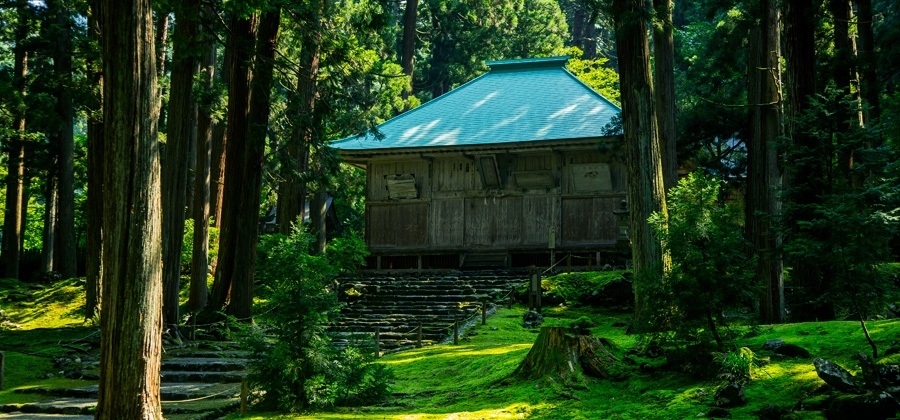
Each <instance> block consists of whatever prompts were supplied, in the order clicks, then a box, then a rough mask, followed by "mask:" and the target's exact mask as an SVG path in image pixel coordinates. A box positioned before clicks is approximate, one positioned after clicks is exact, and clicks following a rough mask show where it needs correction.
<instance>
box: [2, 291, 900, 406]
mask: <svg viewBox="0 0 900 420" xmlns="http://www.w3.org/2000/svg"><path fill="white" fill-rule="evenodd" d="M16 293H18V294H19V295H18V296H14V299H12V300H13V301H12V302H8V301H7V299H6V297H7V296H9V295H10V294H16ZM23 294H25V295H23ZM23 297H24V299H23ZM0 298H4V299H3V310H4V311H5V312H6V315H7V316H8V317H9V319H11V320H12V321H13V322H15V323H18V324H20V325H21V326H22V328H21V329H18V330H0V350H4V351H5V352H6V375H5V386H4V389H3V390H0V404H6V403H23V402H28V401H27V400H28V399H34V398H40V397H39V396H35V395H33V394H14V393H13V392H12V390H13V389H16V388H25V387H35V386H42V387H50V386H73V385H75V386H77V385H79V384H84V381H71V380H65V379H58V378H50V379H46V375H47V374H48V373H53V366H52V357H53V356H55V355H60V354H62V353H64V352H65V350H64V348H62V347H61V344H64V345H68V346H80V345H82V343H84V342H85V341H86V340H88V339H90V337H91V335H93V334H97V328H96V327H94V326H90V325H89V324H84V323H83V322H82V317H81V314H80V305H81V304H82V303H83V297H82V295H81V289H80V283H78V282H77V281H75V280H66V281H63V282H60V283H58V284H56V285H53V286H52V287H44V286H41V287H30V286H28V285H22V284H21V283H18V282H13V281H9V280H0ZM524 309H525V308H523V307H520V306H517V307H514V308H512V309H506V308H501V309H499V310H498V311H497V313H496V314H494V315H493V316H491V317H490V318H489V319H488V325H486V326H481V325H479V326H477V327H476V328H475V329H474V330H473V332H474V334H470V335H469V336H468V337H467V339H468V341H462V342H461V343H460V344H459V345H456V346H454V345H438V346H431V347H426V348H422V349H416V350H410V351H404V352H400V353H395V354H390V355H388V356H386V357H384V358H382V359H381V360H380V361H379V363H384V364H386V365H389V366H391V367H392V368H393V369H394V372H395V374H396V377H397V380H396V382H395V384H394V386H393V392H394V397H393V398H392V400H391V401H388V402H386V403H384V404H382V405H380V406H374V407H359V408H345V409H338V410H335V411H331V412H316V413H310V414H306V415H279V414H275V413H251V414H250V415H247V416H245V417H240V416H238V415H236V414H235V415H232V416H231V417H229V418H250V419H260V418H282V419H389V420H401V419H403V420H407V419H410V420H419V419H422V420H430V419H518V418H533V419H598V418H611V419H632V418H633V419H643V418H662V419H668V418H672V419H686V418H697V417H698V415H700V414H702V413H705V412H706V411H708V410H709V407H710V403H711V400H712V394H713V392H714V389H715V386H716V385H717V383H716V382H715V381H700V380H696V379H693V378H691V377H690V376H687V375H685V374H682V373H678V372H669V371H658V372H656V373H652V374H645V373H638V372H635V373H634V374H633V375H631V377H629V379H627V380H625V381H622V382H608V381H601V380H594V379H582V380H576V381H574V382H572V383H569V384H560V383H556V382H554V381H552V380H547V379H545V380H539V381H526V382H516V381H512V380H508V379H507V378H508V376H509V375H510V373H511V372H512V371H513V370H515V368H516V366H518V364H519V362H520V361H521V360H522V358H523V357H524V356H525V355H526V354H527V353H528V351H529V349H530V348H531V344H532V343H533V341H534V339H535V338H536V336H537V334H536V330H526V329H523V328H522V327H521V326H520V320H521V316H522V313H523V312H524ZM544 315H545V317H546V322H545V325H568V324H569V323H570V322H571V321H573V320H575V319H578V318H579V317H582V316H587V317H589V318H591V319H592V320H594V322H595V324H596V325H597V326H596V327H594V328H592V332H593V334H594V335H596V336H599V337H605V338H608V339H609V340H611V341H612V342H613V343H614V344H615V345H616V346H617V347H618V350H617V351H619V352H620V353H621V351H622V350H624V349H628V348H630V347H632V346H634V345H635V343H636V340H638V337H637V336H634V335H625V333H624V328H622V327H613V324H614V323H617V322H621V321H627V320H628V318H629V317H630V314H628V313H618V312H608V311H600V310H594V309H591V308H570V307H547V308H545V309H544ZM867 325H868V327H869V330H870V333H871V334H872V336H873V338H874V339H875V340H876V342H877V343H878V345H879V350H881V351H882V352H883V351H884V350H886V349H887V348H888V347H889V345H890V343H891V342H892V341H897V340H900V320H884V321H877V322H869V323H868V324H867ZM749 330H750V329H749V328H743V329H738V330H736V331H735V332H736V333H739V334H744V335H752V337H748V338H742V339H740V340H738V343H737V344H738V345H741V346H748V347H750V348H751V349H753V350H759V349H760V348H761V346H762V344H763V343H765V341H766V340H767V339H775V338H780V339H783V340H785V341H786V342H788V343H793V344H797V345H799V346H802V347H804V348H806V349H807V350H809V351H810V353H811V354H812V355H813V356H815V357H823V358H827V359H831V360H834V361H836V362H838V363H840V364H841V365H843V366H845V367H847V368H849V369H850V370H851V371H855V369H856V364H855V362H854V361H853V359H852V357H853V355H854V354H856V353H857V352H859V351H863V352H866V353H869V352H870V349H869V346H868V345H867V343H866V341H865V338H864V336H863V334H862V331H861V329H860V327H859V323H858V322H823V323H804V324H785V325H776V326H760V327H757V328H756V329H755V330H754V333H753V334H746V332H747V331H749ZM879 361H880V362H882V363H900V354H895V355H892V356H889V357H884V358H881V359H880V360H879ZM753 376H754V379H753V380H752V381H751V382H750V383H749V384H748V386H747V389H746V392H747V397H748V400H749V403H748V405H747V406H745V407H741V408H737V409H734V410H732V416H733V418H754V417H756V416H755V415H754V414H753V412H754V411H755V410H758V409H759V408H761V407H763V406H766V405H769V404H774V405H778V406H781V407H791V406H793V405H794V404H796V403H797V402H798V401H799V400H800V399H802V398H803V397H805V396H806V395H808V394H810V393H811V392H813V391H815V390H816V389H817V388H819V387H820V386H821V385H822V384H823V382H822V381H821V380H820V379H819V378H818V377H817V376H816V374H815V370H814V368H813V365H812V363H811V360H808V359H775V358H773V359H772V361H771V363H769V364H768V365H766V366H763V367H759V368H755V369H754V371H753ZM817 416H818V415H817V414H815V413H810V414H809V416H808V418H818V417H817Z"/></svg>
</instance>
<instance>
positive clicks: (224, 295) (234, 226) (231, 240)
mask: <svg viewBox="0 0 900 420" xmlns="http://www.w3.org/2000/svg"><path fill="white" fill-rule="evenodd" d="M256 24H257V17H256V15H252V16H249V17H246V18H242V17H240V16H237V15H232V17H231V24H230V28H231V31H230V34H229V38H228V49H229V50H230V54H231V60H229V61H230V64H231V66H230V69H229V71H228V72H229V74H230V76H229V84H228V114H227V125H226V133H225V138H227V139H228V141H227V142H226V143H225V160H226V161H227V162H228V164H227V165H224V167H222V168H221V169H223V170H224V182H223V185H222V187H223V189H222V197H221V203H222V204H225V203H227V204H228V205H227V206H225V205H222V206H221V207H220V211H221V221H220V223H221V228H220V230H219V254H218V257H217V260H218V261H217V262H216V276H215V282H214V283H213V286H212V290H211V293H210V296H209V301H208V302H207V305H206V309H205V310H204V311H203V314H202V318H201V319H202V320H203V321H204V322H209V321H212V320H214V319H216V318H218V314H217V313H218V312H219V311H221V310H222V309H224V308H225V307H226V304H227V303H228V301H229V298H230V295H231V288H232V279H233V276H234V268H235V263H236V261H235V260H236V257H237V255H236V248H235V244H236V242H237V235H238V234H239V233H238V229H239V226H238V224H239V220H240V219H239V218H238V214H239V211H238V207H239V206H240V200H241V198H242V197H241V190H240V186H241V184H240V182H241V178H242V177H243V176H244V173H243V168H242V166H241V165H242V164H243V163H244V160H245V159H249V158H247V157H246V156H244V153H245V143H246V141H247V134H248V128H247V127H248V113H249V110H250V79H251V78H250V63H251V61H252V59H253V45H254V40H255V36H256ZM258 200H259V198H258V197H257V198H256V199H254V202H255V203H258ZM256 225H257V222H256V220H254V221H253V223H252V227H253V229H254V230H255V229H256Z"/></svg>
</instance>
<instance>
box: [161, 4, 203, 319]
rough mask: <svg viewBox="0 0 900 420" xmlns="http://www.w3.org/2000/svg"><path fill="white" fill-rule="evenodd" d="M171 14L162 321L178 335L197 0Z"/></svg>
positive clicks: (194, 118) (163, 209) (194, 65)
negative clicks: (171, 39)
mask: <svg viewBox="0 0 900 420" xmlns="http://www.w3.org/2000/svg"><path fill="white" fill-rule="evenodd" d="M177 12H178V16H177V18H178V19H177V22H176V24H175V33H174V36H173V44H174V52H173V57H172V64H173V65H172V79H171V80H172V83H171V86H172V88H171V92H172V96H171V99H170V100H169V108H170V109H169V116H170V118H169V124H168V126H167V127H168V133H167V134H168V136H167V139H166V159H165V170H164V171H163V172H162V193H163V201H162V204H163V208H162V211H163V213H162V214H163V322H164V325H165V329H166V331H168V332H169V333H170V334H172V335H173V336H174V337H179V334H178V322H179V313H178V295H179V292H180V291H181V251H182V249H183V245H184V243H183V241H184V217H185V216H184V215H185V213H184V212H185V210H184V207H185V200H186V199H185V195H186V191H187V177H188V160H189V155H190V150H191V148H192V147H191V145H193V144H194V142H195V139H194V137H193V134H194V123H195V122H196V117H195V116H194V112H195V111H196V107H195V106H194V105H195V103H194V102H195V101H194V88H193V82H194V74H195V73H196V72H197V63H198V62H199V61H198V60H197V57H196V55H197V54H196V53H195V52H194V51H193V50H195V49H196V47H195V46H194V45H195V43H196V42H197V34H198V30H199V26H200V24H199V15H200V1H199V0H190V1H185V2H183V3H182V4H181V8H180V9H178V11H177ZM204 271H205V270H204Z"/></svg>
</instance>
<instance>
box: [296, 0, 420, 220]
mask: <svg viewBox="0 0 900 420" xmlns="http://www.w3.org/2000/svg"><path fill="white" fill-rule="evenodd" d="M413 1H416V0H413ZM314 4H315V6H314V5H313V4H310V5H309V6H308V7H310V10H311V13H310V15H309V16H306V19H307V20H308V21H309V22H310V26H312V27H316V28H318V27H319V26H320V25H321V19H322V11H323V6H322V2H315V3H314ZM321 44H322V36H321V33H320V32H319V31H317V30H310V31H308V32H307V33H306V34H305V36H304V38H303V45H302V47H301V48H302V49H301V52H300V60H301V61H300V62H301V67H300V68H299V69H298V71H297V92H296V95H295V96H294V103H293V104H292V106H293V108H294V109H295V110H296V116H295V118H296V120H295V121H296V122H295V124H296V126H295V129H294V131H293V132H292V133H291V137H290V140H289V141H290V142H289V143H288V144H287V147H286V149H287V153H286V156H285V157H284V158H283V161H282V168H283V172H282V179H283V180H284V181H283V183H282V185H281V191H279V194H278V198H279V200H278V225H279V229H280V231H281V233H283V234H285V235H289V234H290V233H291V232H292V230H293V228H294V223H295V222H297V221H298V219H299V218H300V217H302V216H303V213H304V209H305V207H306V192H307V191H306V180H305V178H304V176H303V175H304V174H305V173H307V172H308V171H309V148H310V146H311V145H312V144H313V143H314V141H315V139H314V136H315V134H316V132H317V131H318V129H317V127H315V121H316V118H315V112H316V97H317V94H318V93H317V92H318V79H319V57H320V49H321ZM300 224H301V225H302V220H300Z"/></svg>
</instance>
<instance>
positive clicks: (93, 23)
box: [84, 0, 104, 319]
mask: <svg viewBox="0 0 900 420" xmlns="http://www.w3.org/2000/svg"><path fill="white" fill-rule="evenodd" d="M98 8H99V4H98V1H97V0H92V1H91V3H90V16H89V17H88V36H89V37H90V39H91V41H92V45H93V43H95V42H96V43H98V44H99V42H100V19H99V13H98V12H99V10H98ZM99 53H100V51H97V55H96V56H99ZM92 56H94V55H92ZM101 66H102V63H100V62H98V61H96V60H91V61H90V62H89V64H88V69H89V70H88V72H89V75H88V77H89V78H90V80H91V81H92V84H93V86H95V87H96V88H97V89H99V91H97V92H95V94H94V95H92V98H91V101H92V103H91V105H90V106H89V107H88V108H89V110H88V121H87V124H88V129H87V142H88V164H87V186H88V191H87V250H86V256H85V259H86V261H85V268H86V271H87V272H86V273H85V305H84V317H85V319H93V318H95V317H99V315H100V305H101V302H102V299H101V290H102V281H101V279H102V277H103V265H102V264H101V260H102V252H103V251H102V249H103V229H102V225H103V162H104V160H103V119H102V117H103V115H102V113H103V108H102V107H103V98H102V90H103V73H102V68H101Z"/></svg>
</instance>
